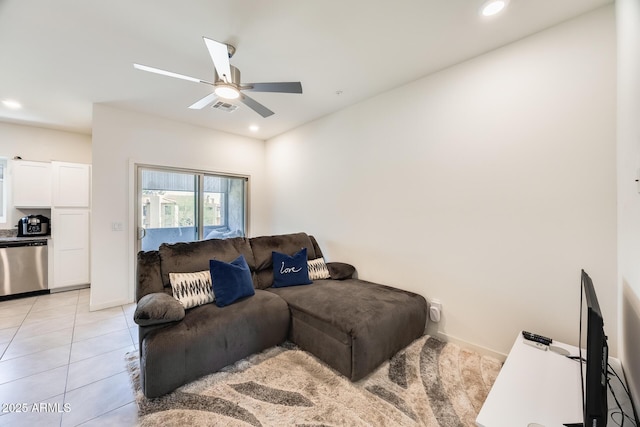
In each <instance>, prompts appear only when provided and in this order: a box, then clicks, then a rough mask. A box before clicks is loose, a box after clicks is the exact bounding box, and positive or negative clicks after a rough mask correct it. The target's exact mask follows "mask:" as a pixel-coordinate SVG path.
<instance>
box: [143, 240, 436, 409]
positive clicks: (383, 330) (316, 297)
mask: <svg viewBox="0 0 640 427" xmlns="http://www.w3.org/2000/svg"><path fill="white" fill-rule="evenodd" d="M301 248H306V249H307V259H308V260H314V259H317V258H320V257H322V251H321V250H320V247H319V246H318V244H317V241H316V240H315V239H314V238H313V236H309V235H307V234H305V233H296V234H287V235H280V236H264V237H255V238H250V239H248V238H242V237H236V238H230V239H224V240H219V239H212V240H203V241H199V242H191V243H175V244H163V245H161V246H160V248H159V250H157V251H148V252H140V253H139V254H138V268H137V284H136V299H137V301H138V306H137V308H136V312H135V314H134V320H135V321H136V323H138V325H139V340H140V381H141V387H142V390H143V392H144V394H145V396H147V397H157V396H160V395H163V394H165V393H168V392H170V391H172V390H174V389H175V388H177V387H179V386H181V385H183V384H186V383H188V382H190V381H193V380H195V379H197V378H199V377H201V376H203V375H206V374H209V373H212V372H216V371H218V370H219V369H221V368H223V367H224V366H227V365H229V364H231V363H234V362H236V361H238V360H240V359H242V358H244V357H247V356H249V355H251V354H253V353H256V352H259V351H262V350H265V349H267V348H269V347H272V346H274V345H278V344H281V343H283V342H284V341H286V340H287V339H288V340H291V341H292V342H294V343H295V344H297V345H298V346H299V347H301V348H302V349H304V350H306V351H309V352H310V353H312V354H314V355H315V356H316V357H318V358H319V359H320V360H322V361H324V362H325V363H326V364H327V365H329V366H330V367H332V368H333V369H335V370H336V371H338V372H340V373H341V374H343V375H345V376H346V377H348V378H349V379H350V380H352V381H357V380H359V379H361V378H363V377H364V376H366V375H367V374H369V373H370V372H371V371H373V370H374V369H375V368H376V367H378V366H379V365H380V364H381V363H382V362H384V361H385V360H387V359H389V358H390V357H392V356H393V355H394V354H395V353H397V352H398V351H399V350H401V349H402V348H404V347H406V346H407V345H408V344H409V343H411V342H412V341H413V340H415V339H416V338H418V337H420V336H422V335H423V334H424V331H425V327H426V321H427V302H426V300H425V299H424V298H423V297H422V296H420V295H417V294H414V293H411V292H407V291H403V290H400V289H396V288H393V287H389V286H383V285H379V284H375V283H371V282H367V281H363V280H359V279H356V278H354V277H353V276H354V273H355V268H353V267H352V266H351V265H348V264H344V263H331V262H330V263H327V264H326V265H327V267H328V270H329V273H330V276H331V278H328V279H321V280H314V281H313V283H312V284H310V285H304V286H291V287H278V288H275V287H272V285H273V277H274V271H273V261H272V253H273V251H276V252H280V253H284V254H288V255H293V254H295V253H297V252H298V251H299V250H300V249H301ZM240 255H243V257H244V259H245V260H246V263H247V265H248V267H249V269H250V271H251V278H252V281H253V288H254V291H255V294H254V295H252V296H247V297H244V298H240V299H239V300H237V301H235V302H234V303H232V304H230V305H227V306H225V307H218V306H217V305H216V304H213V303H209V304H204V305H200V306H197V307H194V308H190V309H187V310H185V309H184V308H183V306H182V305H181V303H180V302H178V300H177V299H175V298H174V297H173V296H172V287H171V283H170V279H169V273H190V272H198V271H202V270H207V269H209V262H210V260H211V259H217V260H220V261H224V262H231V261H232V260H234V259H236V258H237V257H239V256H240Z"/></svg>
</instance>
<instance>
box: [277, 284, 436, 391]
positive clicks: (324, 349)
mask: <svg viewBox="0 0 640 427" xmlns="http://www.w3.org/2000/svg"><path fill="white" fill-rule="evenodd" d="M268 291H269V292H273V293H275V294H277V295H279V296H280V297H282V298H283V299H284V300H285V301H287V303H288V304H289V308H290V310H291V316H292V327H291V332H290V339H291V340H292V341H294V342H295V343H296V344H298V345H300V347H302V348H303V349H305V350H308V351H310V352H311V353H313V354H314V355H316V356H317V357H318V358H320V359H321V360H323V361H324V362H326V363H327V364H329V365H330V366H332V367H333V368H334V369H336V370H338V371H340V372H341V373H343V374H344V375H346V376H347V377H349V378H350V379H351V380H352V381H357V380H358V379H360V378H362V377H364V376H365V375H367V374H368V373H370V372H371V371H372V370H373V369H375V368H376V367H377V366H379V365H380V364H381V363H382V362H384V361H385V360H387V359H389V358H390V357H391V356H393V355H394V354H395V353H397V352H398V351H399V350H401V349H402V348H404V347H405V346H407V345H408V344H409V343H411V342H412V341H413V340H414V339H416V338H418V337H420V336H422V335H423V334H424V330H425V327H426V316H427V303H426V300H425V299H424V297H422V296H420V295H418V294H414V293H412V292H408V291H403V290H401V289H396V288H392V287H389V286H384V285H379V284H376V283H371V282H366V281H362V280H358V279H346V280H344V281H336V280H317V281H315V282H314V284H313V286H295V287H288V288H270V289H268Z"/></svg>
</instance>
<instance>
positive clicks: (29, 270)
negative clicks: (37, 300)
mask: <svg viewBox="0 0 640 427" xmlns="http://www.w3.org/2000/svg"><path fill="white" fill-rule="evenodd" d="M47 288H48V258H47V240H42V239H41V240H33V239H32V240H26V239H22V240H20V239H16V240H6V241H0V296H6V295H15V294H22V293H25V292H34V291H43V290H46V289H47Z"/></svg>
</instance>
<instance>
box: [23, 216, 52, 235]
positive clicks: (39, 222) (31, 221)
mask: <svg viewBox="0 0 640 427" xmlns="http://www.w3.org/2000/svg"><path fill="white" fill-rule="evenodd" d="M49 224H50V222H49V218H47V217H46V216H44V215H29V216H24V217H22V218H20V221H19V222H18V237H31V236H47V235H49V234H51V227H49Z"/></svg>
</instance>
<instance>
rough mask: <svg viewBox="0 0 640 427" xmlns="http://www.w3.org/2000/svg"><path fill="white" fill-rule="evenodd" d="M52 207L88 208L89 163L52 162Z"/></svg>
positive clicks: (89, 196)
mask: <svg viewBox="0 0 640 427" xmlns="http://www.w3.org/2000/svg"><path fill="white" fill-rule="evenodd" d="M51 167H52V178H53V186H52V193H53V194H52V195H53V206H54V207H65V208H71V207H73V208H88V207H89V206H90V205H91V165H87V164H81V163H65V162H52V163H51Z"/></svg>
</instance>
